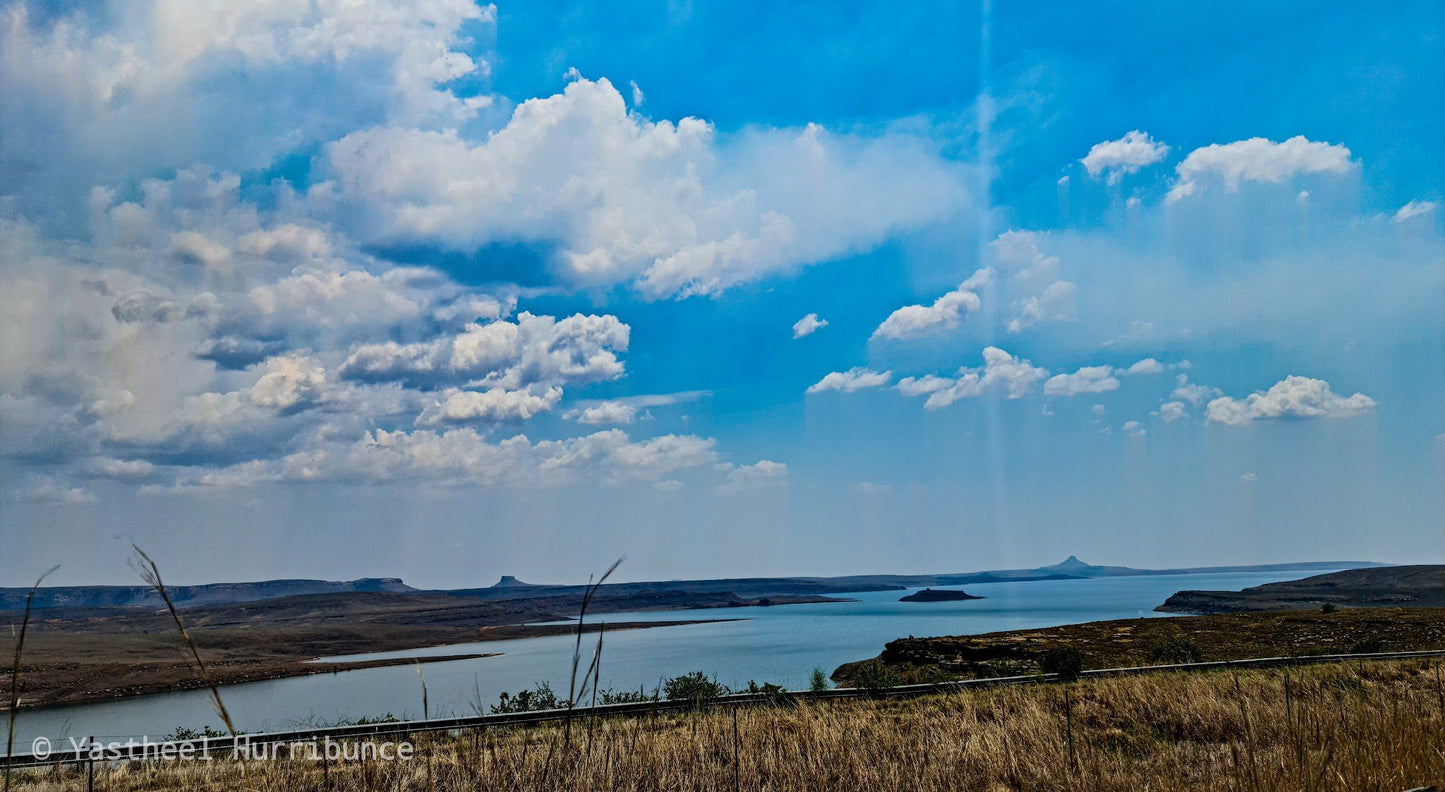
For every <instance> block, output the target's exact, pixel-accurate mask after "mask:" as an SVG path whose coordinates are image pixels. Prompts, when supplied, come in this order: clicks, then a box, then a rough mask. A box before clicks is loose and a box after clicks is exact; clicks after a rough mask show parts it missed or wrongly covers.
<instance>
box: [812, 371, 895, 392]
mask: <svg viewBox="0 0 1445 792" xmlns="http://www.w3.org/2000/svg"><path fill="white" fill-rule="evenodd" d="M892 378H893V372H891V371H873V370H871V369H866V368H862V367H854V368H851V369H848V370H847V371H834V372H832V373H830V374H828V375H826V376H824V377H823V378H822V379H820V380H818V381H817V382H815V383H813V384H812V385H809V386H808V393H822V392H823V391H834V390H835V391H842V392H844V393H852V392H853V391H857V390H863V389H864V388H878V387H882V386H884V385H887V384H888V381H889V380H890V379H892Z"/></svg>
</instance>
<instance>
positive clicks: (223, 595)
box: [0, 578, 416, 610]
mask: <svg viewBox="0 0 1445 792" xmlns="http://www.w3.org/2000/svg"><path fill="white" fill-rule="evenodd" d="M166 589H167V591H168V592H169V593H170V595H171V601H173V602H174V603H175V604H176V606H177V607H186V608H189V607H194V606H197V605H229V604H234V603H238V602H257V601H259V600H268V599H275V598H277V597H293V596H298V595H305V594H344V593H349V592H355V591H370V592H376V591H386V592H394V593H405V592H414V591H416V589H414V588H412V587H411V586H408V585H406V584H405V583H402V582H401V580H400V579H398V578H362V579H360V580H345V581H334V580H262V581H257V582H254V583H206V584H202V585H197V586H167V587H166ZM29 593H30V590H29V589H23V588H0V610H20V609H23V608H24V607H25V597H26V596H27V595H28V594H29ZM163 606H164V603H163V602H162V601H161V597H160V595H159V594H157V593H156V591H155V589H153V588H151V587H150V586H49V587H45V588H41V589H40V590H38V591H37V592H36V593H35V605H34V607H36V608H159V607H163Z"/></svg>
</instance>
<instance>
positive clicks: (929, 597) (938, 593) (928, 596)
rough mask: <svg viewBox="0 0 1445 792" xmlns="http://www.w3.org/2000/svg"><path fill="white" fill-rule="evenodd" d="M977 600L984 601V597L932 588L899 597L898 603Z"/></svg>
mask: <svg viewBox="0 0 1445 792" xmlns="http://www.w3.org/2000/svg"><path fill="white" fill-rule="evenodd" d="M976 599H983V597H978V596H975V595H973V594H969V593H968V592H966V591H954V590H952V589H931V588H926V589H923V590H922V591H915V592H913V593H912V594H908V595H906V596H903V597H899V598H898V601H899V602H959V601H961V600H976Z"/></svg>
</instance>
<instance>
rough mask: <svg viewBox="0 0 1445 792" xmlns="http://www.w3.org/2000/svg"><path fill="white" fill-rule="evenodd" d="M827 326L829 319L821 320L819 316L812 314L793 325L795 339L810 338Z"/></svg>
mask: <svg viewBox="0 0 1445 792" xmlns="http://www.w3.org/2000/svg"><path fill="white" fill-rule="evenodd" d="M827 326H828V320H827V319H819V318H818V315H817V314H815V313H810V314H808V315H807V316H804V317H803V318H802V319H799V320H798V321H796V322H794V323H793V338H802V337H803V336H810V335H812V334H814V333H816V332H818V331H819V330H822V329H823V328H825V327H827Z"/></svg>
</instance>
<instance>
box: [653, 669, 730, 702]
mask: <svg viewBox="0 0 1445 792" xmlns="http://www.w3.org/2000/svg"><path fill="white" fill-rule="evenodd" d="M731 692H732V691H730V690H728V687H727V685H723V684H720V683H718V681H717V680H716V679H709V678H708V677H707V675H706V674H704V673H703V672H701V671H694V672H692V673H691V674H683V675H682V676H678V677H673V678H672V679H669V680H667V682H665V683H664V684H663V686H662V697H663V698H665V699H667V700H668V701H690V702H692V703H693V704H695V705H701V704H706V703H708V702H709V701H712V700H714V699H716V698H719V697H720V696H726V695H727V694H728V693H731Z"/></svg>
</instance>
